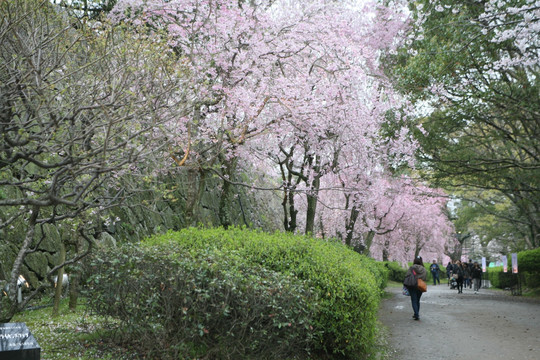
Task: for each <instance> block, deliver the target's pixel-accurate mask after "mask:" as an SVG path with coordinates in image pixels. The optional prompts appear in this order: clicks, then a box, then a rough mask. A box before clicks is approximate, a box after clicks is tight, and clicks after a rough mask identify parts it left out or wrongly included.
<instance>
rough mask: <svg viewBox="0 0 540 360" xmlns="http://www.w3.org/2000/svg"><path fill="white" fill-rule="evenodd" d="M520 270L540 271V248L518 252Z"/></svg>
mask: <svg viewBox="0 0 540 360" xmlns="http://www.w3.org/2000/svg"><path fill="white" fill-rule="evenodd" d="M518 270H519V271H526V272H537V273H539V272H540V248H536V249H533V250H527V251H521V252H518Z"/></svg>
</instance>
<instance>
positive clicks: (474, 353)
mask: <svg viewBox="0 0 540 360" xmlns="http://www.w3.org/2000/svg"><path fill="white" fill-rule="evenodd" d="M386 290H387V291H388V292H390V293H391V294H392V296H391V298H388V299H385V300H383V302H382V303H381V307H380V311H379V320H380V321H381V322H382V323H383V324H384V325H385V326H386V327H387V328H388V330H389V335H390V339H389V345H390V347H391V351H392V354H391V356H390V359H396V360H422V359H427V360H443V359H444V360H446V359H452V360H457V359H459V360H461V359H475V360H483V359H486V360H498V359H505V360H512V359H514V360H529V359H530V360H539V359H540V302H539V301H537V300H531V299H527V298H523V297H521V296H511V295H510V294H509V293H508V292H506V291H505V292H503V291H495V290H489V289H481V290H480V292H479V293H478V294H475V293H474V291H473V290H470V289H464V290H463V294H458V293H457V290H450V288H449V287H448V286H447V285H446V283H445V284H441V285H437V286H432V285H428V291H427V293H424V294H423V295H422V299H421V300H420V321H414V320H413V319H412V313H413V312H412V307H411V300H410V298H409V297H407V296H403V295H402V294H401V288H396V287H388V288H387V289H386Z"/></svg>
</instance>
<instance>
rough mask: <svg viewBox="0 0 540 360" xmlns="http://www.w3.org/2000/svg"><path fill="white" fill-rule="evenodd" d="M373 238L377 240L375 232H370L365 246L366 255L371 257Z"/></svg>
mask: <svg viewBox="0 0 540 360" xmlns="http://www.w3.org/2000/svg"><path fill="white" fill-rule="evenodd" d="M373 238H375V231H373V230H369V231H368V233H367V234H366V238H365V241H364V245H365V248H364V255H366V256H369V253H370V251H369V250H370V247H371V243H373Z"/></svg>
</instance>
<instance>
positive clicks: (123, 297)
mask: <svg viewBox="0 0 540 360" xmlns="http://www.w3.org/2000/svg"><path fill="white" fill-rule="evenodd" d="M199 250H200V251H198V252H192V253H189V252H186V251H185V249H182V248H180V247H178V246H177V245H176V244H174V243H169V244H165V243H164V244H161V245H158V246H145V247H137V246H134V245H125V246H123V247H122V248H120V249H118V251H108V252H104V253H101V254H100V255H99V256H98V257H96V258H95V259H94V263H93V273H94V275H93V277H92V278H91V281H90V284H89V285H90V286H89V288H91V289H92V294H89V295H92V296H91V297H90V298H91V300H90V301H89V307H90V308H91V309H93V310H94V311H96V312H97V313H98V314H102V315H109V316H112V317H113V318H116V319H119V320H120V321H121V322H122V324H123V328H124V330H125V332H123V333H122V336H123V340H124V341H129V342H130V343H131V344H133V346H135V347H136V348H138V349H139V352H144V353H145V354H149V355H151V356H152V357H153V358H160V359H168V358H170V359H177V358H192V357H200V356H203V355H205V356H210V357H212V358H220V359H238V358H245V359H259V358H264V359H282V358H288V357H292V356H300V357H302V355H303V356H307V354H308V353H309V350H310V346H311V344H312V343H313V336H314V331H313V326H312V316H313V311H314V310H315V307H316V306H317V302H316V299H315V298H314V297H313V296H314V295H313V294H312V293H311V291H310V290H309V289H308V287H307V286H306V285H305V282H304V281H301V280H299V279H297V278H294V277H288V276H286V275H284V274H280V273H277V272H274V271H272V270H268V269H265V268H263V267H261V266H257V265H255V264H250V263H249V262H248V261H246V260H245V259H243V258H242V257H241V256H239V255H238V254H234V253H224V252H221V251H219V250H218V249H216V248H209V249H202V248H201V249H199Z"/></svg>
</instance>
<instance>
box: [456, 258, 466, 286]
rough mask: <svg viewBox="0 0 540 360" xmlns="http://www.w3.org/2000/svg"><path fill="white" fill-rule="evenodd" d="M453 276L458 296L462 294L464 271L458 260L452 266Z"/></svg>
mask: <svg viewBox="0 0 540 360" xmlns="http://www.w3.org/2000/svg"><path fill="white" fill-rule="evenodd" d="M454 274H457V289H458V294H461V293H462V292H463V279H464V271H463V265H462V264H461V261H460V260H458V261H456V264H455V266H454Z"/></svg>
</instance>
